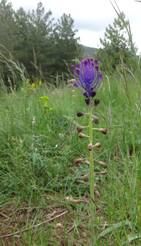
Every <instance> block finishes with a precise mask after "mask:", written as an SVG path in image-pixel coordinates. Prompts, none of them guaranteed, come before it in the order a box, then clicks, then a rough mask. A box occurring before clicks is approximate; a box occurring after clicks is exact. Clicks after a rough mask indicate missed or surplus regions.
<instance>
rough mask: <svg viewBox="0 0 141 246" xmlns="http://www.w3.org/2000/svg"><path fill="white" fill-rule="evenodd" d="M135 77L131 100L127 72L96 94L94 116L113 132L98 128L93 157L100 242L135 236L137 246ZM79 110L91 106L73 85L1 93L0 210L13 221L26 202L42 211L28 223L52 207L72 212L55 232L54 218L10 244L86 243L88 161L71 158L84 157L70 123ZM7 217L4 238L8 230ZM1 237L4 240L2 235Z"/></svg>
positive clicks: (139, 169) (138, 87) (138, 113)
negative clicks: (97, 101) (125, 78)
mask: <svg viewBox="0 0 141 246" xmlns="http://www.w3.org/2000/svg"><path fill="white" fill-rule="evenodd" d="M136 80H137V81H136V83H135V80H134V79H133V77H129V78H128V92H129V97H130V103H129V100H128V97H127V94H126V91H125V88H124V84H123V79H122V77H121V78H119V77H117V76H115V77H114V78H110V77H107V78H105V79H104V82H103V86H102V87H101V88H100V90H99V92H98V98H99V99H100V101H101V103H100V106H99V108H98V112H96V113H97V114H99V115H100V117H101V118H102V120H101V122H100V126H101V127H107V128H108V129H109V133H108V135H107V137H106V138H105V136H104V137H103V135H101V136H99V134H98V135H96V133H95V139H98V141H99V140H100V142H101V143H102V148H101V150H98V151H97V152H96V154H95V162H96V166H95V172H96V190H95V192H96V197H97V198H96V209H97V215H98V217H97V220H96V221H95V231H96V235H95V237H96V239H97V244H96V245H123V243H125V245H129V241H130V240H131V241H132V240H133V242H132V243H133V244H132V245H140V242H139V238H138V237H137V238H138V239H137V240H134V235H135V236H136V235H138V232H139V231H140V220H139V216H138V215H139V212H140V199H139V198H140V173H141V166H140V158H141V154H140V147H141V140H140V132H141V124H140V117H141V106H140V105H141V103H140V102H141V97H140V91H141V84H140V81H139V80H138V78H136ZM46 95H47V96H48V97H49V108H48V109H46V108H44V106H43V105H42V104H41V103H40V97H41V96H46ZM50 108H51V110H49V109H50ZM80 110H83V111H86V110H87V107H86V106H85V103H84V102H83V98H82V97H81V96H80V92H79V91H77V90H74V88H71V87H64V88H60V89H53V90H51V89H48V88H47V87H46V86H44V85H42V86H41V87H40V88H37V89H35V90H31V89H30V88H28V87H27V88H26V87H25V88H23V89H21V91H19V92H16V93H10V94H6V93H3V94H1V98H0V119H1V120H0V139H1V141H0V208H1V211H4V212H3V213H4V214H5V216H7V217H9V218H11V216H12V215H11V213H10V212H9V211H11V210H9V206H10V208H11V206H12V207H14V208H15V209H16V211H19V210H18V209H19V207H21V206H24V207H25V205H23V204H25V203H26V204H27V205H26V206H29V208H30V209H31V208H32V207H33V206H34V207H35V206H36V207H38V208H40V209H38V210H37V211H34V213H33V212H32V216H31V214H30V213H29V211H28V216H29V217H26V216H27V215H26V216H25V218H26V219H25V221H24V223H25V224H24V225H26V226H28V225H31V224H33V223H34V222H39V221H40V220H43V217H44V216H45V211H46V213H47V211H52V210H53V207H54V206H55V207H57V208H58V207H61V208H67V209H68V210H69V216H66V217H65V218H64V220H63V222H62V220H61V222H58V223H61V224H62V227H61V225H60V229H55V228H56V227H55V225H56V224H55V222H54V223H52V224H50V225H44V226H42V227H41V228H39V229H38V230H36V234H34V231H32V230H29V231H27V232H24V233H23V234H21V237H20V239H16V238H15V237H14V236H13V237H12V238H11V237H10V240H14V241H11V242H12V243H13V245H14V243H16V240H20V243H22V245H26V244H28V245H32V244H36V245H61V243H62V242H64V243H66V244H65V245H75V244H76V245H89V231H88V228H89V227H88V224H87V217H88V215H87V213H88V206H87V202H86V203H85V202H84V201H87V196H88V192H89V186H88V182H87V175H88V166H87V164H81V165H77V164H76V162H75V161H74V160H75V159H77V158H79V157H84V156H85V155H86V150H85V141H84V142H83V141H79V140H78V138H77V135H76V129H75V124H74V123H73V122H74V121H75V120H76V116H75V115H76V113H77V112H78V111H80ZM84 121H85V119H80V122H81V123H85V122H84ZM99 138H100V139H99ZM98 161H103V162H104V163H105V164H103V163H102V164H98ZM72 198H73V199H74V200H75V199H76V200H80V202H79V204H77V203H75V201H73V199H72ZM81 200H82V202H81ZM11 204H12V205H11ZM7 207H8V209H7ZM42 208H44V209H47V210H42ZM12 211H13V210H12ZM9 213H10V214H9ZM24 213H25V212H24ZM25 214H26V213H25ZM15 216H17V214H16V212H15ZM30 216H31V217H30ZM16 218H17V217H16ZM4 221H5V220H4V218H3V221H2V228H1V233H0V235H1V234H2V235H3V234H5V230H4V229H3V228H5V227H4V223H6V222H4ZM128 222H129V223H128ZM19 223H20V222H17V224H18V226H20V225H19ZM118 223H121V224H118ZM71 225H72V226H73V227H72V231H71V232H70V233H68V227H69V226H71ZM111 225H112V227H111ZM16 228H17V227H16ZM20 228H21V226H20ZM58 228H59V226H58ZM106 228H108V229H109V231H106ZM58 230H60V231H61V234H60V233H59V231H58ZM6 231H7V230H6ZM12 231H13V229H12ZM101 233H103V234H101ZM46 235H47V238H46ZM130 235H133V237H129V236H130ZM1 240H2V241H1V242H2V243H3V244H2V245H5V243H6V241H5V238H2V239H1ZM62 240H63V241H62ZM51 243H52V244H51Z"/></svg>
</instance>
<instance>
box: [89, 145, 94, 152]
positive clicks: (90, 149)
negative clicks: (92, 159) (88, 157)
mask: <svg viewBox="0 0 141 246" xmlns="http://www.w3.org/2000/svg"><path fill="white" fill-rule="evenodd" d="M93 147H94V145H93V144H92V143H90V144H88V150H89V151H92V149H93Z"/></svg>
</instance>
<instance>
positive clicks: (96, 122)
mask: <svg viewBox="0 0 141 246" xmlns="http://www.w3.org/2000/svg"><path fill="white" fill-rule="evenodd" d="M93 122H94V123H95V124H98V123H99V118H98V117H97V116H96V115H93Z"/></svg>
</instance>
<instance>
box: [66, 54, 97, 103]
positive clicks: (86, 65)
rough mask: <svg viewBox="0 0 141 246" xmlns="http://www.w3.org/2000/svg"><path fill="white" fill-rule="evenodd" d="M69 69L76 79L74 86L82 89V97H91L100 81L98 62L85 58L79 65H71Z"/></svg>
mask: <svg viewBox="0 0 141 246" xmlns="http://www.w3.org/2000/svg"><path fill="white" fill-rule="evenodd" d="M71 68H72V72H73V75H74V76H75V78H76V82H75V84H74V86H76V87H82V88H83V89H84V94H83V95H84V96H85V97H86V98H87V99H90V97H93V96H94V95H95V94H96V89H97V88H98V87H99V86H100V84H101V80H102V73H101V72H100V71H99V61H98V60H94V59H92V58H85V59H83V60H82V61H81V62H80V64H76V65H72V67H71Z"/></svg>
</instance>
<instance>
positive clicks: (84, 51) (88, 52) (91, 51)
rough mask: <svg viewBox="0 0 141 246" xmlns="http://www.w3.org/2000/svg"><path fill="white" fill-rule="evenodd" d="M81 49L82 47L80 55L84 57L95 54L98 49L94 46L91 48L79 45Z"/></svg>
mask: <svg viewBox="0 0 141 246" xmlns="http://www.w3.org/2000/svg"><path fill="white" fill-rule="evenodd" d="M80 46H81V49H82V56H83V57H86V56H92V57H93V56H95V54H96V52H97V50H98V49H96V48H92V47H88V46H85V45H80Z"/></svg>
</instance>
